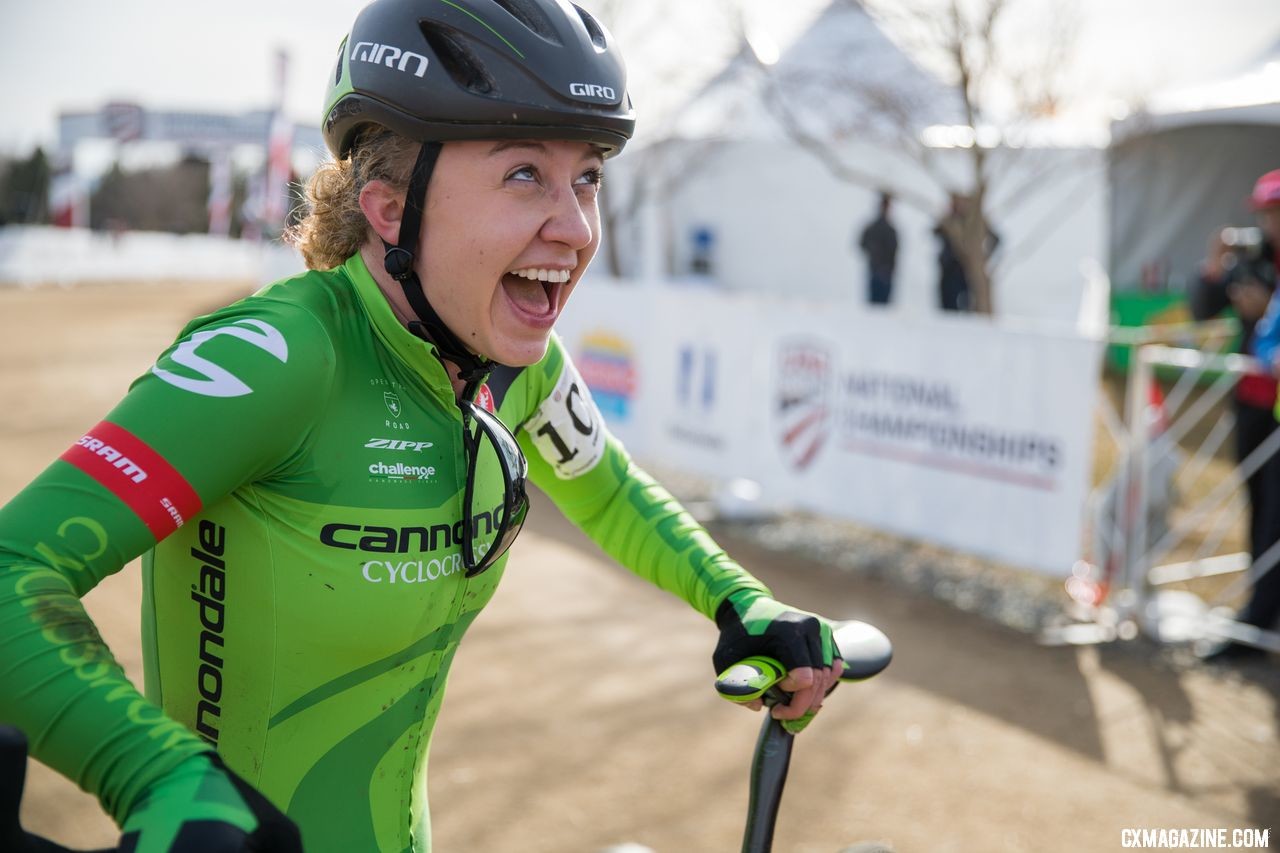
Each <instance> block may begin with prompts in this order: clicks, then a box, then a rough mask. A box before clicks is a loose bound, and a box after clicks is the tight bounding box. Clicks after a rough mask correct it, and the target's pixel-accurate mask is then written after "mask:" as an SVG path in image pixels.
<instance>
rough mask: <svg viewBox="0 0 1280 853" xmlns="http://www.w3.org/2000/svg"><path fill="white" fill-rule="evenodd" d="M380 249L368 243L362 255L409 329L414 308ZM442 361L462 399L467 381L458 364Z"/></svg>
mask: <svg viewBox="0 0 1280 853" xmlns="http://www.w3.org/2000/svg"><path fill="white" fill-rule="evenodd" d="M380 251H381V249H380V247H379V246H373V245H370V244H366V245H364V246H363V247H361V249H360V255H361V257H362V258H363V259H364V265H365V266H366V267H368V269H369V274H370V275H371V276H373V280H374V281H375V282H377V284H378V289H379V290H381V291H382V295H383V296H384V297H385V298H386V300H387V304H388V305H390V306H391V311H392V313H394V314H395V315H396V319H397V320H399V321H400V325H402V326H404V327H405V328H406V329H407V328H408V327H409V323H410V322H411V321H413V320H414V319H415V317H414V314H413V309H412V308H410V307H409V300H408V299H405V297H404V288H402V287H401V286H400V282H398V281H396V280H395V279H394V278H392V277H391V276H390V275H389V274H388V273H387V271H386V268H385V267H383V265H382V255H381V254H380ZM440 363H441V364H443V365H444V372H445V374H446V375H448V377H449V382H450V384H451V385H452V386H453V396H454V399H457V400H461V399H462V392H463V389H464V388H465V387H466V383H465V382H463V381H462V380H461V379H459V378H458V365H456V364H454V363H453V362H452V361H447V360H445V359H441V360H440Z"/></svg>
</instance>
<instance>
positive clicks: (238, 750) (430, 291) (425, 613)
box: [0, 0, 839, 853]
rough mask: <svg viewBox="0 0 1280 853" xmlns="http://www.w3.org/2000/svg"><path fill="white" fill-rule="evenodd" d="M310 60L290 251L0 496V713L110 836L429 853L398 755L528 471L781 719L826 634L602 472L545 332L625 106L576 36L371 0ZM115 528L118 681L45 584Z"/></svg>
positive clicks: (566, 289)
mask: <svg viewBox="0 0 1280 853" xmlns="http://www.w3.org/2000/svg"><path fill="white" fill-rule="evenodd" d="M331 82H332V84H333V85H332V90H331V92H330V96H329V98H328V102H327V109H326V114H325V120H324V127H323V130H324V134H325V138H326V141H327V143H328V144H329V146H330V148H331V150H332V152H333V154H334V156H335V162H334V163H333V164H330V165H327V166H325V167H323V168H322V169H321V170H320V172H319V173H318V174H317V175H316V176H315V177H314V178H313V179H312V181H311V184H310V187H309V196H310V199H311V205H312V209H311V212H310V215H309V216H308V217H307V219H306V221H304V222H303V223H302V224H301V226H300V227H299V228H298V229H297V232H296V234H295V237H296V239H297V241H298V243H299V245H300V248H301V249H302V251H303V253H304V256H305V257H306V259H307V261H308V265H309V267H311V268H312V271H311V272H308V273H306V274H303V275H301V276H298V277H295V278H293V279H289V280H286V281H283V282H279V283H277V284H275V285H272V286H270V287H268V288H266V289H264V290H263V291H262V292H260V293H259V294H257V295H255V296H254V297H251V298H249V299H246V300H243V301H242V302H239V303H236V304H235V305H232V306H229V307H228V308H225V309H223V310H221V311H218V312H216V313H214V314H211V315H209V316H206V317H201V318H198V319H197V320H195V321H194V322H193V323H191V324H190V325H189V326H188V327H187V328H186V329H185V330H184V331H183V333H182V334H181V335H180V336H179V338H178V340H177V342H176V343H175V345H174V346H173V347H172V348H171V349H170V350H168V351H167V352H166V353H165V354H163V355H162V356H161V357H160V359H159V360H158V362H157V364H156V366H155V367H154V368H152V370H151V371H150V372H149V373H148V374H146V375H144V376H143V377H142V378H141V379H139V380H138V381H137V382H136V383H135V384H134V386H133V387H132V388H131V389H130V392H129V394H128V395H127V396H126V397H125V399H124V400H123V401H121V403H120V404H119V405H118V406H117V407H116V408H115V409H114V410H113V411H112V412H111V413H110V414H109V415H108V416H107V418H106V420H104V421H103V422H102V423H101V424H99V425H98V426H96V427H94V428H93V429H92V430H91V431H90V432H89V433H88V434H86V435H85V436H84V437H83V438H82V439H80V441H79V442H77V443H76V445H75V446H74V447H72V449H71V450H69V451H68V452H67V453H66V454H64V455H63V457H62V458H61V459H60V460H59V461H57V462H55V463H54V464H53V466H51V467H50V468H49V469H48V470H47V471H46V472H45V473H44V474H42V475H41V477H40V478H38V479H37V480H36V481H35V482H34V483H33V484H32V485H31V486H29V487H28V488H27V489H26V490H24V492H23V493H21V494H20V495H19V496H18V497H17V498H15V499H14V501H13V502H12V503H11V504H10V505H9V506H7V507H6V508H5V509H4V510H3V511H2V513H0V549H3V550H2V551H0V555H2V558H3V559H2V562H0V631H2V632H3V633H0V643H3V646H4V651H5V655H4V660H5V661H17V662H19V663H18V664H17V665H14V666H5V667H0V697H2V698H0V719H4V720H6V721H10V722H14V723H16V724H18V725H19V726H20V727H21V728H23V729H25V730H26V731H27V732H28V733H29V734H30V735H31V739H32V744H33V753H34V754H35V755H36V756H37V757H39V758H41V759H42V760H43V761H45V762H46V763H48V764H51V765H53V766H54V767H55V768H57V769H59V770H60V771H62V772H64V773H66V774H67V775H68V776H70V777H71V778H73V779H74V780H75V781H77V782H78V783H79V784H80V785H81V786H83V787H85V788H86V789H87V790H90V791H92V792H94V793H96V794H97V795H98V796H99V797H100V799H101V800H102V803H103V805H104V807H105V808H106V809H107V810H108V811H109V812H110V813H111V814H112V815H113V816H114V817H115V818H116V820H117V821H118V822H119V823H120V824H121V825H122V827H123V829H124V832H125V834H126V837H129V836H130V835H136V844H137V847H136V849H137V850H138V851H144V850H160V851H168V850H175V851H191V850H201V851H204V850H209V851H215V850H216V851H223V850H228V851H230V850H241V849H249V848H248V847H246V845H248V844H255V845H258V846H255V847H253V848H252V849H262V848H264V847H265V848H267V849H274V848H275V847H278V848H279V849H287V850H294V849H297V843H298V842H297V839H296V837H293V835H292V833H293V832H294V830H293V829H292V823H295V822H296V824H297V826H298V827H299V828H300V829H301V839H302V841H303V842H304V844H305V847H306V849H307V850H310V851H343V852H344V853H349V851H366V850H395V851H402V850H413V851H425V850H429V849H430V829H429V820H428V813H427V806H426V797H425V792H426V777H425V769H426V745H427V743H428V741H429V738H430V732H431V727H432V724H433V722H434V720H435V717H436V714H437V712H438V710H439V705H440V700H441V695H442V694H441V690H442V688H443V684H444V679H445V674H446V672H447V670H448V667H449V663H450V661H451V659H452V657H453V653H454V651H455V650H456V648H457V645H458V641H459V640H460V639H461V636H462V634H463V632H464V631H465V629H466V627H467V625H469V624H470V622H471V620H472V619H473V618H474V617H475V616H476V614H477V613H478V612H479V610H480V608H481V607H483V606H484V604H485V602H486V601H487V600H488V599H489V597H490V596H491V595H492V594H493V591H494V588H495V587H496V585H497V583H498V580H499V578H500V577H501V575H502V571H503V567H504V564H505V552H506V550H507V548H508V547H509V546H510V544H511V541H512V540H513V539H514V537H515V534H516V532H518V530H519V527H520V524H521V523H522V522H523V518H524V513H525V511H526V507H527V501H526V498H525V494H524V475H525V473H526V467H525V466H526V464H527V473H528V474H529V475H530V476H532V478H533V479H534V481H535V482H537V483H538V484H539V485H540V486H541V487H543V488H544V489H545V490H546V491H547V493H548V494H549V495H550V496H551V497H552V498H553V500H554V501H555V502H556V503H557V505H558V506H559V507H560V509H561V510H563V511H564V512H565V513H566V514H567V515H568V516H569V517H570V518H572V519H573V520H574V521H575V522H576V523H577V524H578V525H579V526H581V527H582V528H583V529H584V530H585V531H586V532H587V533H588V534H589V535H590V536H592V538H594V539H595V540H596V541H597V542H599V543H600V544H601V545H602V546H603V547H604V548H605V549H606V550H608V551H609V552H610V553H611V554H613V555H614V556H615V557H617V558H618V559H619V561H621V562H622V563H623V564H624V565H626V566H627V567H629V568H630V569H632V570H633V571H635V572H637V573H638V574H640V575H642V576H644V577H646V578H648V579H650V580H651V581H653V582H654V583H657V584H659V585H660V586H662V587H664V588H666V589H669V590H671V591H673V592H675V593H676V594H678V595H680V596H681V597H682V598H684V599H685V600H686V601H688V602H689V603H690V604H691V605H692V606H694V607H695V608H697V609H698V610H699V611H701V612H702V613H704V614H705V615H707V616H708V617H711V618H714V619H716V621H717V624H718V625H719V627H720V632H721V636H720V642H719V645H718V646H717V649H716V652H715V656H714V658H715V662H716V664H717V666H718V667H723V666H725V665H727V664H728V663H729V662H731V661H733V660H736V659H739V658H741V657H744V656H747V655H749V654H770V655H773V656H774V657H777V658H779V659H780V660H782V662H783V663H784V664H785V665H786V666H787V667H788V668H789V669H791V668H794V672H793V673H792V675H791V679H792V680H791V682H790V684H789V686H790V687H791V688H792V689H794V690H795V691H796V695H795V698H794V699H793V700H792V702H791V703H790V705H789V706H787V707H783V708H779V709H775V715H776V716H779V717H780V718H784V719H796V720H802V719H806V718H807V717H808V716H810V715H811V714H812V713H813V712H814V711H815V710H816V709H817V707H818V705H819V704H820V703H821V699H822V696H823V694H824V693H825V690H826V688H827V687H828V686H829V685H830V684H832V683H833V679H834V673H835V672H838V671H839V670H838V665H839V663H838V661H835V660H833V647H832V643H831V636H830V630H829V628H828V626H827V625H826V624H825V623H823V622H822V621H821V620H819V619H817V618H816V617H813V616H812V615H810V614H805V613H800V612H797V611H794V610H791V609H789V608H787V607H785V606H783V605H781V604H779V603H778V602H776V601H774V600H773V599H772V598H771V597H770V596H769V594H768V591H767V590H766V589H765V588H764V587H763V586H762V585H761V584H760V583H759V582H758V581H756V580H755V579H754V578H752V577H751V576H750V575H748V574H747V573H746V572H744V571H743V570H742V569H741V568H740V567H739V566H737V565H736V564H735V563H733V562H732V561H731V560H730V559H729V558H728V557H727V556H725V555H724V553H723V552H722V551H720V550H719V549H718V548H717V547H716V546H715V545H714V543H713V542H711V540H710V539H709V537H707V535H706V533H705V532H704V531H702V530H701V529H700V528H699V527H698V526H697V525H696V524H695V523H694V522H693V521H692V520H691V519H690V518H689V517H688V516H687V515H686V514H685V513H684V512H683V510H682V509H681V508H680V507H679V506H678V505H677V504H676V503H675V501H674V500H672V499H671V497H670V496H669V495H668V494H667V493H666V492H664V491H663V490H662V489H661V488H660V487H658V486H657V485H656V484H655V483H654V482H653V481H652V480H651V479H649V478H648V477H647V476H646V475H645V474H644V473H643V472H641V471H640V470H639V469H638V468H636V467H635V466H634V465H633V464H632V463H631V461H630V460H629V458H628V457H627V455H626V453H625V452H624V451H623V449H622V448H621V447H620V446H619V445H618V444H617V442H616V441H615V440H614V439H613V438H612V437H611V436H609V434H608V433H607V431H606V430H605V428H604V425H603V423H602V421H601V419H600V415H599V412H598V411H596V409H595V407H594V405H593V404H592V402H591V399H590V395H589V394H588V392H587V389H586V386H585V385H584V384H583V382H582V380H581V378H580V377H579V376H578V373H577V371H576V370H575V369H574V367H573V365H572V363H571V361H570V360H569V358H568V356H567V354H566V353H565V351H564V350H563V348H562V347H561V345H560V343H559V341H558V340H557V339H556V338H555V337H554V336H552V334H551V328H552V326H553V324H554V322H555V320H556V317H557V316H558V315H559V312H560V311H561V309H562V308H563V307H564V305H565V302H566V301H567V300H568V298H569V295H570V294H571V293H572V291H573V289H574V287H575V286H576V285H577V282H578V281H579V280H580V279H581V276H582V274H583V271H584V270H585V268H586V266H587V264H588V263H589V262H590V260H591V258H592V256H593V254H594V253H595V250H596V247H597V245H598V241H599V234H600V228H599V213H598V210H597V206H596V195H597V192H598V191H599V185H600V173H601V169H602V165H603V160H604V158H606V157H608V156H610V155H612V154H614V153H616V152H617V151H618V150H620V149H621V148H622V146H623V145H624V144H625V142H626V140H627V138H628V137H629V136H630V133H631V129H632V126H633V121H634V119H633V115H632V112H631V108H630V103H629V100H628V98H627V96H626V93H625V92H626V90H625V80H624V73H623V69H622V63H621V60H620V58H619V57H618V55H617V51H616V49H615V48H614V46H613V43H612V41H611V39H610V37H609V35H608V34H607V33H606V32H605V30H604V28H603V27H601V26H600V25H599V24H598V23H597V22H596V21H594V20H593V19H592V18H591V17H590V16H589V15H588V14H587V13H585V12H583V11H582V10H580V9H578V8H577V7H575V6H572V5H571V4H569V3H566V2H563V0H519V2H516V0H466V2H463V0H449V2H442V0H377V2H375V3H373V4H372V5H370V6H369V7H367V8H366V9H365V10H364V11H363V12H361V14H360V16H359V17H358V18H357V20H356V22H355V25H354V26H353V29H352V32H351V34H350V36H349V37H348V39H347V40H346V41H345V42H344V44H343V47H342V49H341V52H340V54H339V58H338V64H337V67H336V68H335V70H334V75H333V77H332V81H331ZM428 187H429V191H428ZM504 422H505V423H506V424H510V425H511V426H512V427H514V428H517V429H518V432H519V435H520V437H519V444H518V445H517V444H516V441H515V440H514V439H513V438H512V437H511V434H510V433H509V432H507V429H506V427H504V425H503V423H504ZM522 450H523V452H522ZM526 456H527V463H526ZM143 552H147V556H146V557H145V558H144V573H145V574H144V579H145V587H144V601H145V605H144V611H145V620H144V635H145V636H144V649H145V659H146V681H147V683H146V688H147V689H146V694H147V695H146V698H145V699H144V698H143V697H141V696H139V695H137V694H136V692H135V691H134V690H133V688H132V687H131V686H130V685H129V684H128V682H127V681H126V680H125V679H124V677H123V675H122V673H121V672H120V671H119V669H118V668H117V667H116V666H115V664H114V662H113V661H112V660H111V657H110V653H109V652H108V651H107V650H106V649H105V647H103V645H102V644H101V641H100V640H99V638H98V637H97V634H96V631H94V629H93V626H92V624H91V623H90V622H89V621H88V619H87V617H86V616H85V614H84V611H83V610H82V609H81V607H80V605H79V602H78V596H80V595H83V594H84V593H85V592H87V591H88V590H89V589H90V588H91V587H92V586H93V585H94V583H96V582H97V581H98V580H100V579H101V578H102V577H103V576H105V575H107V574H110V573H111V572H114V571H117V570H118V569H119V568H120V567H121V566H123V565H124V564H125V563H126V562H127V561H128V560H129V559H131V558H132V557H133V556H135V555H137V554H139V553H143ZM214 749H216V750H217V752H216V753H215V752H213V750H214ZM224 760H225V762H226V765H225V766H224V765H223V763H222V762H223V761H224ZM228 768H230V769H228ZM233 771H234V772H233ZM259 792H260V793H259ZM281 811H283V812H285V813H287V815H288V818H285V817H284V816H283V815H282V814H281V813H280V812H281ZM213 827H216V828H217V833H215V832H214V831H213V829H212V828H213ZM210 839H214V840H212V841H211V840H210Z"/></svg>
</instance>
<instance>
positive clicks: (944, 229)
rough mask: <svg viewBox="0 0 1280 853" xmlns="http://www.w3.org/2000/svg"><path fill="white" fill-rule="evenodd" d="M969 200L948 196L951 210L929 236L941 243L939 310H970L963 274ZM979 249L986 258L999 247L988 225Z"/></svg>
mask: <svg viewBox="0 0 1280 853" xmlns="http://www.w3.org/2000/svg"><path fill="white" fill-rule="evenodd" d="M970 203H971V202H970V199H969V197H968V196H967V195H964V194H962V193H952V194H951V208H950V209H949V210H948V211H947V215H946V216H944V217H942V219H940V220H938V224H937V225H936V226H934V229H933V233H934V234H935V235H936V236H937V238H938V239H939V240H940V241H942V246H941V247H940V248H939V249H938V274H939V275H938V302H939V305H940V306H941V308H942V310H943V311H970V310H972V309H973V299H972V297H971V295H970V293H969V275H968V273H966V272H965V266H964V265H965V256H964V242H963V236H964V229H965V217H967V216H968V215H969V206H970ZM986 229H987V237H986V241H985V245H984V246H983V250H984V251H985V252H986V255H987V257H988V258H989V257H991V254H992V253H993V252H995V250H996V247H997V246H999V245H1000V235H999V234H997V233H996V232H995V231H994V230H993V229H992V228H991V226H990V225H987V226H986Z"/></svg>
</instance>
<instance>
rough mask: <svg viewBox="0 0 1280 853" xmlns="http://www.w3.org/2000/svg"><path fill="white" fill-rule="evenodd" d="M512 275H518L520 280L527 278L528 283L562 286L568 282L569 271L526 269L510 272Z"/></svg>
mask: <svg viewBox="0 0 1280 853" xmlns="http://www.w3.org/2000/svg"><path fill="white" fill-rule="evenodd" d="M511 274H512V275H518V276H520V277H521V278H527V279H529V280H530V281H550V282H558V283H560V284H564V283H565V282H566V281H568V280H569V275H570V273H569V270H543V269H527V270H512V271H511Z"/></svg>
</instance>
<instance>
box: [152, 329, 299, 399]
mask: <svg viewBox="0 0 1280 853" xmlns="http://www.w3.org/2000/svg"><path fill="white" fill-rule="evenodd" d="M246 326H249V327H252V328H245V327H246ZM219 335H228V336H230V337H233V338H239V339H240V340H242V341H245V342H246V343H250V344H253V345H254V346H255V347H257V348H258V349H261V350H265V351H267V352H269V353H271V355H273V356H275V357H276V358H277V359H278V360H279V361H281V362H282V363H287V362H288V361H289V345H288V344H287V343H285V340H284V335H282V334H280V332H279V331H278V330H277V329H276V327H275V326H272V325H271V324H270V323H264V322H262V321H261V320H252V319H246V320H237V321H235V323H232V324H231V325H229V326H222V327H221V328H218V329H208V330H206V331H203V332H196V333H195V334H194V335H192V336H191V337H190V338H189V339H188V340H185V341H183V342H182V343H180V344H178V345H177V346H176V347H174V349H173V352H171V353H169V356H168V358H169V360H170V361H172V362H174V363H175V364H180V365H182V366H183V367H185V368H187V369H188V370H190V371H191V372H192V373H195V374H196V376H194V377H192V376H182V375H179V374H177V373H174V372H173V371H170V370H165V369H164V368H162V367H160V365H158V364H157V365H156V366H155V367H153V368H151V372H152V373H154V374H155V375H156V376H159V377H160V378H161V379H163V380H164V381H165V382H168V383H169V384H170V385H172V386H174V387H175V388H181V389H182V390H183V391H190V392H191V393H193V394H199V395H200V396H202V397H243V396H244V395H245V394H252V393H253V389H252V388H250V387H249V386H248V385H246V384H245V383H244V381H243V380H241V379H240V378H239V377H237V376H236V375H235V374H233V373H232V372H231V371H229V370H227V369H226V368H225V367H219V366H218V365H216V364H214V363H213V362H212V361H209V359H207V358H204V357H202V356H200V355H197V354H196V350H197V349H199V348H200V345H201V344H203V343H204V342H205V341H208V340H211V339H213V338H216V337H218V336H219Z"/></svg>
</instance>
